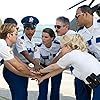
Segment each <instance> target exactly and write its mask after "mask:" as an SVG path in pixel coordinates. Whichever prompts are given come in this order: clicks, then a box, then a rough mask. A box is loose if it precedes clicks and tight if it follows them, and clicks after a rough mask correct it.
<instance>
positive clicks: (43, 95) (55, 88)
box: [38, 73, 62, 100]
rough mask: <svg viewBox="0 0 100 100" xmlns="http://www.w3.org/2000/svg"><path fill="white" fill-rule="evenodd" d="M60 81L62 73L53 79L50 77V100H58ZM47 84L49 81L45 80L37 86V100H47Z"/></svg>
mask: <svg viewBox="0 0 100 100" xmlns="http://www.w3.org/2000/svg"><path fill="white" fill-rule="evenodd" d="M61 79H62V73H60V74H58V75H56V76H54V77H51V94H50V100H59V97H60V96H59V95H60V84H61ZM48 82H49V79H46V80H44V81H43V82H42V83H41V84H39V96H38V100H47V94H48Z"/></svg>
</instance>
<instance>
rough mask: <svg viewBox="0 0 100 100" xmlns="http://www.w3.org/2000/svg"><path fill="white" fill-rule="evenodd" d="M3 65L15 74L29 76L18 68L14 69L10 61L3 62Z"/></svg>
mask: <svg viewBox="0 0 100 100" xmlns="http://www.w3.org/2000/svg"><path fill="white" fill-rule="evenodd" d="M4 66H5V67H6V68H7V69H8V70H10V71H11V72H13V73H15V74H16V75H19V76H23V77H30V76H28V75H25V74H23V73H21V72H19V71H18V70H16V69H15V68H14V67H13V66H12V65H11V64H10V63H8V62H5V63H4Z"/></svg>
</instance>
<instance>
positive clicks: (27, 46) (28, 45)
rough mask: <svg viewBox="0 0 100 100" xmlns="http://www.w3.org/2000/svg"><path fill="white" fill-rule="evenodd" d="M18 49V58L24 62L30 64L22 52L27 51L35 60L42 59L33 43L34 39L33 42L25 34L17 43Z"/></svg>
mask: <svg viewBox="0 0 100 100" xmlns="http://www.w3.org/2000/svg"><path fill="white" fill-rule="evenodd" d="M15 46H16V49H17V51H18V57H19V58H20V59H21V60H22V61H23V62H29V61H28V60H27V59H26V58H25V57H24V56H23V55H22V54H20V52H22V51H27V52H28V53H29V55H30V56H32V57H33V59H34V58H40V53H39V49H38V47H37V46H36V45H35V43H34V42H33V38H32V39H31V40H29V39H28V37H27V36H26V35H25V33H24V34H22V35H20V36H19V37H18V38H17V41H16V45H15Z"/></svg>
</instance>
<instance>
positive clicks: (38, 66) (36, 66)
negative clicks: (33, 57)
mask: <svg viewBox="0 0 100 100" xmlns="http://www.w3.org/2000/svg"><path fill="white" fill-rule="evenodd" d="M43 68H44V67H43V66H42V65H39V64H36V65H34V67H33V71H39V70H40V69H43Z"/></svg>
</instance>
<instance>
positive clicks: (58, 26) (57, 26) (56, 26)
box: [54, 25, 65, 29]
mask: <svg viewBox="0 0 100 100" xmlns="http://www.w3.org/2000/svg"><path fill="white" fill-rule="evenodd" d="M64 26H65V25H63V26H60V25H54V27H55V28H57V29H60V28H61V27H64Z"/></svg>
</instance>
